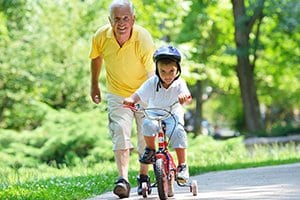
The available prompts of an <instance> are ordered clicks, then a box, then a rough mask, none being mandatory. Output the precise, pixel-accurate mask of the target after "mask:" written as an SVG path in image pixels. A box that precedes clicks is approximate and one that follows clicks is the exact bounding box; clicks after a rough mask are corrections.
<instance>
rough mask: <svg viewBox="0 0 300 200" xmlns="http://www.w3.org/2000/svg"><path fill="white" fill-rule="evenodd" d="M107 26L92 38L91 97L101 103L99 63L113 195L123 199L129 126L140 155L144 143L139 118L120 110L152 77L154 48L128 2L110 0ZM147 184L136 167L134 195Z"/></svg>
mask: <svg viewBox="0 0 300 200" xmlns="http://www.w3.org/2000/svg"><path fill="white" fill-rule="evenodd" d="M109 12H110V16H109V22H110V24H108V25H104V26H102V27H100V28H99V29H98V30H97V31H96V33H95V34H94V36H93V38H92V47H91V51H90V58H91V98H92V100H93V102H94V103H96V104H98V103H100V102H101V100H102V97H101V92H100V87H99V83H98V78H99V75H100V72H101V67H102V64H103V61H104V63H105V69H106V87H107V94H106V100H107V104H108V119H109V120H108V121H109V125H108V127H109V132H110V134H111V137H112V144H113V151H114V155H115V160H116V164H117V168H118V172H119V178H118V180H117V181H116V185H115V188H114V191H113V192H114V194H116V195H117V196H119V198H127V197H129V193H130V184H129V180H128V167H129V156H130V149H132V148H133V145H132V143H131V129H132V123H133V120H134V119H135V121H136V124H137V136H138V152H139V155H140V156H141V154H142V153H143V149H144V147H145V142H144V139H143V136H142V135H143V134H142V133H141V123H142V115H141V114H139V113H134V112H132V111H131V110H130V109H128V108H123V106H122V103H123V99H124V98H125V97H128V96H130V95H131V94H132V93H134V92H135V90H136V89H137V88H138V87H139V86H140V85H141V84H142V83H143V82H144V81H145V80H147V78H148V77H150V76H152V75H153V74H154V64H153V61H152V56H153V52H154V51H155V46H154V42H153V39H152V37H151V35H150V34H149V32H148V31H147V30H146V29H144V28H143V27H141V26H138V25H136V24H135V14H134V9H133V5H132V3H131V2H130V1H129V0H114V1H112V2H111V4H110V6H109ZM145 181H148V182H149V176H148V167H147V165H145V164H141V166H140V174H139V176H138V183H139V184H138V185H139V186H138V193H139V194H141V193H142V191H141V184H140V183H141V182H145Z"/></svg>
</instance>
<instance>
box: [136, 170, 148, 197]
mask: <svg viewBox="0 0 300 200" xmlns="http://www.w3.org/2000/svg"><path fill="white" fill-rule="evenodd" d="M137 182H138V188H137V192H138V195H142V194H143V188H142V183H144V182H147V187H148V194H151V183H150V177H149V176H147V175H145V174H140V175H139V176H138V177H137Z"/></svg>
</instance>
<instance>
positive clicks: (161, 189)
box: [155, 158, 168, 200]
mask: <svg viewBox="0 0 300 200" xmlns="http://www.w3.org/2000/svg"><path fill="white" fill-rule="evenodd" d="M155 177H156V182H157V191H158V195H159V199H161V200H165V199H167V198H168V178H167V174H166V170H165V166H164V160H163V159H161V158H160V159H157V160H156V162H155Z"/></svg>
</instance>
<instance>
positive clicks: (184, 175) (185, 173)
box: [177, 164, 190, 184]
mask: <svg viewBox="0 0 300 200" xmlns="http://www.w3.org/2000/svg"><path fill="white" fill-rule="evenodd" d="M177 172H178V173H177V182H179V183H182V184H185V183H187V182H188V180H189V178H190V175H189V169H188V167H187V165H185V164H184V165H179V166H178V167H177Z"/></svg>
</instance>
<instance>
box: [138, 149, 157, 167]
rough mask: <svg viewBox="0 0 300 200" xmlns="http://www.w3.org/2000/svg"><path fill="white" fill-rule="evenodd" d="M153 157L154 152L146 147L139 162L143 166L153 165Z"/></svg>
mask: <svg viewBox="0 0 300 200" xmlns="http://www.w3.org/2000/svg"><path fill="white" fill-rule="evenodd" d="M154 155H155V150H154V149H150V148H148V147H146V148H145V151H144V153H143V155H142V157H141V158H140V159H139V161H140V162H141V163H144V164H153V163H154V161H155V158H154Z"/></svg>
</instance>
